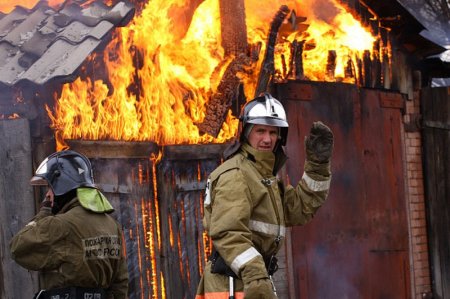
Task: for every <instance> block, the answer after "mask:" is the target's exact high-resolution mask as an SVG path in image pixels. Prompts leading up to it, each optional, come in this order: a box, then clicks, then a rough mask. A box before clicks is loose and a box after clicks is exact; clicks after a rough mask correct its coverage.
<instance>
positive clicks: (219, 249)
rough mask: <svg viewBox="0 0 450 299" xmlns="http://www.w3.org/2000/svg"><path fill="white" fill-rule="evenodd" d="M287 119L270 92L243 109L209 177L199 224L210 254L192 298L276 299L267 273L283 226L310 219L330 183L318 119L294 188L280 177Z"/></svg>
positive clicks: (326, 141) (328, 139)
mask: <svg viewBox="0 0 450 299" xmlns="http://www.w3.org/2000/svg"><path fill="white" fill-rule="evenodd" d="M288 128H289V125H288V122H287V119H286V113H285V110H284V108H283V106H282V105H281V103H280V102H279V101H278V100H277V99H275V98H273V97H272V96H271V95H270V94H264V95H262V96H260V97H257V98H255V99H253V100H251V101H249V102H248V103H247V104H246V105H245V106H244V107H243V109H242V112H241V116H240V128H239V129H238V136H237V137H238V138H237V142H236V143H235V144H234V145H233V146H231V147H230V148H229V150H228V151H226V153H225V155H226V157H225V159H226V160H225V162H224V163H223V164H222V165H220V166H219V167H218V168H217V169H215V170H214V171H213V172H212V173H211V175H210V176H209V178H208V182H207V186H206V192H205V202H204V207H205V209H204V211H205V214H204V219H203V224H204V227H205V229H206V231H207V232H208V234H209V236H210V237H211V239H212V243H213V253H212V255H211V257H210V259H209V261H208V263H207V265H206V267H205V270H204V273H203V276H202V279H201V281H200V284H199V286H198V289H197V297H196V299H203V298H209V296H212V295H214V296H215V297H214V298H216V299H219V298H223V299H228V298H231V296H233V297H234V298H246V299H257V298H258V299H261V298H262V299H265V298H267V299H275V298H277V295H276V290H275V287H274V285H273V283H272V279H271V278H272V275H273V274H274V272H275V271H276V270H277V267H278V266H277V262H276V253H277V252H278V250H279V249H280V247H281V244H282V242H283V239H284V237H285V232H286V227H288V226H293V225H303V224H305V223H307V222H308V221H310V220H311V219H312V217H313V216H314V214H315V213H316V212H317V210H318V209H319V207H320V206H321V205H322V204H323V203H324V202H325V200H326V198H327V195H328V190H329V186H330V181H331V171H330V163H331V153H332V148H333V134H332V132H331V130H330V129H329V128H328V127H327V126H326V125H324V124H323V123H321V122H315V123H314V124H313V125H312V128H311V131H310V134H309V136H308V137H307V138H306V139H305V148H306V161H305V165H304V174H303V177H302V179H301V180H300V182H299V183H298V184H297V186H296V187H293V186H291V185H289V184H287V185H284V184H283V183H282V182H281V181H280V180H279V179H278V178H277V172H278V171H279V170H280V168H281V167H282V166H283V165H284V163H285V162H286V156H285V154H284V150H283V146H284V145H285V144H286V142H287V135H288Z"/></svg>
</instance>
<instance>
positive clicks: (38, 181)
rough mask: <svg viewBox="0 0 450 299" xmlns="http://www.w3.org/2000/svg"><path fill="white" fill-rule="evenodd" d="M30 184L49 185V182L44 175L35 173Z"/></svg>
mask: <svg viewBox="0 0 450 299" xmlns="http://www.w3.org/2000/svg"><path fill="white" fill-rule="evenodd" d="M30 185H32V186H48V182H47V180H46V179H44V178H43V177H40V176H37V175H35V176H34V177H32V178H31V180H30Z"/></svg>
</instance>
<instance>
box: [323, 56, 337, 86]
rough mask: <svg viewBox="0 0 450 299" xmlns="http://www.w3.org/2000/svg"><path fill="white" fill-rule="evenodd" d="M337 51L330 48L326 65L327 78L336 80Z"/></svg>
mask: <svg viewBox="0 0 450 299" xmlns="http://www.w3.org/2000/svg"><path fill="white" fill-rule="evenodd" d="M336 58H337V56H336V51H335V50H329V51H328V58H327V66H326V72H325V74H326V78H327V79H328V80H329V81H334V80H335V72H336Z"/></svg>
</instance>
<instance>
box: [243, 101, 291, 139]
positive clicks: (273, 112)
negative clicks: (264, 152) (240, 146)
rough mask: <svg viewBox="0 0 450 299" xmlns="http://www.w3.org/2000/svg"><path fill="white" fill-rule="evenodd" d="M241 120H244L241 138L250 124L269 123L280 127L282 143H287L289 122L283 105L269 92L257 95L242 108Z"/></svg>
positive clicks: (268, 124)
mask: <svg viewBox="0 0 450 299" xmlns="http://www.w3.org/2000/svg"><path fill="white" fill-rule="evenodd" d="M240 120H241V122H242V131H241V138H240V139H241V140H242V138H243V137H244V132H246V128H247V127H248V126H249V125H250V124H257V125H267V126H273V127H278V128H280V135H279V138H280V143H281V145H283V146H284V145H286V140H287V134H288V127H289V124H288V122H287V120H286V112H285V111H284V108H283V105H281V103H280V102H279V101H278V100H277V99H275V98H274V97H272V96H271V95H270V94H269V93H265V94H264V95H262V96H260V97H257V98H255V99H253V100H251V101H249V102H248V103H246V104H245V106H244V107H243V109H242V112H241V116H240Z"/></svg>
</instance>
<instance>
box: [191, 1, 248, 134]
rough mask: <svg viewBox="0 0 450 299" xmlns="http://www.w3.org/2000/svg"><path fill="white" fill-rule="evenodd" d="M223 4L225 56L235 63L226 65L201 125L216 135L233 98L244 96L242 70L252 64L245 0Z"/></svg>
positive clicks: (224, 2)
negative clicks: (240, 76) (241, 86)
mask: <svg viewBox="0 0 450 299" xmlns="http://www.w3.org/2000/svg"><path fill="white" fill-rule="evenodd" d="M219 5H220V19H221V20H220V21H221V22H220V23H221V33H222V34H221V36H222V47H223V48H224V53H225V57H224V58H225V60H226V61H228V60H230V59H231V63H229V65H228V66H227V67H226V69H225V72H224V75H223V77H222V79H221V81H220V83H219V85H218V87H217V90H216V91H215V92H214V94H213V95H212V97H211V99H210V101H209V102H208V106H207V107H206V114H205V119H204V121H203V122H202V123H201V124H199V125H198V128H199V130H200V132H201V133H207V134H209V135H211V136H213V137H217V136H218V135H219V132H220V129H221V128H222V124H223V122H224V121H225V119H226V116H227V113H228V110H229V109H230V107H231V105H232V104H233V100H235V99H236V98H239V97H240V96H243V95H240V94H239V93H240V91H242V89H241V88H240V85H241V80H240V79H239V76H238V73H239V72H243V71H245V70H244V68H245V66H246V65H250V64H251V60H250V58H249V56H248V55H247V49H248V44H247V26H246V23H245V6H244V1H243V0H232V1H230V0H221V1H220V2H219ZM219 66H221V65H219Z"/></svg>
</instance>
